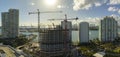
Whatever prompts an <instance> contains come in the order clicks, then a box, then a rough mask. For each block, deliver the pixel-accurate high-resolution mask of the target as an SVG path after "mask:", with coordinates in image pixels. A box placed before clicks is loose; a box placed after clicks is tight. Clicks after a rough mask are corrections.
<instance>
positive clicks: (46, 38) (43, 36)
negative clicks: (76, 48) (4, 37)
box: [39, 15, 78, 57]
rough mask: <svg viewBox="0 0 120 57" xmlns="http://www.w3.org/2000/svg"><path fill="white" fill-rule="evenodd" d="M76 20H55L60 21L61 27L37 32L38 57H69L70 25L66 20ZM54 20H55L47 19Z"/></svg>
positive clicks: (70, 42) (70, 45) (70, 47)
mask: <svg viewBox="0 0 120 57" xmlns="http://www.w3.org/2000/svg"><path fill="white" fill-rule="evenodd" d="M77 19H78V18H71V19H67V16H66V15H65V19H57V20H62V21H61V25H58V26H55V25H53V27H52V28H48V29H44V30H42V31H41V32H39V45H40V57H70V56H71V50H72V37H71V32H72V23H71V21H67V20H77ZM49 20H55V19H49Z"/></svg>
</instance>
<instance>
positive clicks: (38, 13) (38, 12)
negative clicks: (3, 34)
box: [29, 9, 62, 42]
mask: <svg viewBox="0 0 120 57" xmlns="http://www.w3.org/2000/svg"><path fill="white" fill-rule="evenodd" d="M41 13H62V11H45V12H40V11H39V9H37V12H29V15H30V14H37V15H38V39H39V38H40V14H41ZM38 42H39V41H38Z"/></svg>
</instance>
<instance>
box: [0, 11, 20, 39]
mask: <svg viewBox="0 0 120 57" xmlns="http://www.w3.org/2000/svg"><path fill="white" fill-rule="evenodd" d="M1 16H2V36H3V37H4V38H15V37H17V36H18V33H19V32H18V28H19V10H18V9H9V12H2V14H1Z"/></svg>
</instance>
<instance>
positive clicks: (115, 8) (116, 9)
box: [108, 7, 120, 14]
mask: <svg viewBox="0 0 120 57" xmlns="http://www.w3.org/2000/svg"><path fill="white" fill-rule="evenodd" d="M108 11H112V12H118V14H120V8H117V7H109V8H108Z"/></svg>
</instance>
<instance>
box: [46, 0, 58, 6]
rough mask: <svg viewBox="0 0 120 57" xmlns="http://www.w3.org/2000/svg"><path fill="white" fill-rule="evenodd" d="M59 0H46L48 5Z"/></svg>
mask: <svg viewBox="0 0 120 57" xmlns="http://www.w3.org/2000/svg"><path fill="white" fill-rule="evenodd" d="M56 2H57V0H45V3H46V5H55V4H56Z"/></svg>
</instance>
